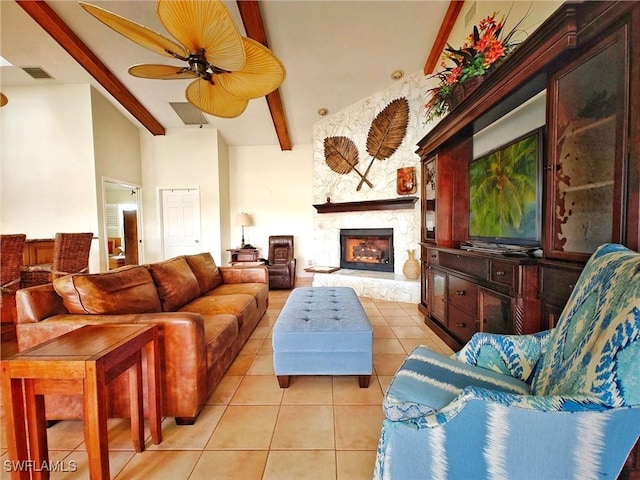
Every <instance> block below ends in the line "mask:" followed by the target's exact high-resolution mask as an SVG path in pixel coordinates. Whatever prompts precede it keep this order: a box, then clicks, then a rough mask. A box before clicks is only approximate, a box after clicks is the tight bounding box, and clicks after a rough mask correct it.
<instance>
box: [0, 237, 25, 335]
mask: <svg viewBox="0 0 640 480" xmlns="http://www.w3.org/2000/svg"><path fill="white" fill-rule="evenodd" d="M25 239H26V235H24V234H22V233H18V234H13V235H0V284H1V286H0V289H1V290H2V297H1V299H0V312H1V313H0V315H2V322H3V323H4V322H15V319H16V291H17V290H18V289H19V288H20V268H21V267H22V252H23V250H24V242H25Z"/></svg>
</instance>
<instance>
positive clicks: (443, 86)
mask: <svg viewBox="0 0 640 480" xmlns="http://www.w3.org/2000/svg"><path fill="white" fill-rule="evenodd" d="M496 16H497V13H494V14H493V15H489V16H488V17H486V18H484V19H483V20H481V21H480V23H479V24H478V25H477V26H474V27H473V32H471V34H470V35H469V36H468V37H467V39H466V41H465V43H464V44H463V45H462V47H460V48H453V47H451V45H449V44H447V48H445V50H444V54H443V56H442V63H441V67H442V68H443V70H442V71H440V72H437V73H435V74H434V75H432V78H434V77H435V78H438V79H440V85H438V86H437V87H435V88H432V89H431V90H429V92H430V98H429V101H428V102H427V104H426V105H425V108H426V109H427V122H429V121H431V120H433V119H434V118H435V117H439V116H441V115H444V114H445V113H447V112H448V111H449V99H450V97H451V94H452V93H453V90H454V89H456V88H460V85H461V84H464V83H466V82H467V81H468V80H469V79H470V78H472V77H477V76H481V75H485V74H486V73H487V72H488V71H489V70H490V69H491V68H492V67H493V66H494V65H495V63H496V62H498V61H499V60H501V59H503V58H505V57H506V56H507V55H509V54H510V53H511V52H512V51H513V50H514V49H515V48H516V46H517V45H518V43H516V42H514V41H513V35H514V33H515V32H516V31H517V28H518V26H519V25H520V23H521V22H522V20H520V21H519V22H518V23H517V24H516V26H515V27H514V28H513V30H511V31H510V32H509V33H508V34H507V35H505V36H504V37H502V33H503V29H504V25H505V17H503V18H502V19H501V20H500V21H497V20H496Z"/></svg>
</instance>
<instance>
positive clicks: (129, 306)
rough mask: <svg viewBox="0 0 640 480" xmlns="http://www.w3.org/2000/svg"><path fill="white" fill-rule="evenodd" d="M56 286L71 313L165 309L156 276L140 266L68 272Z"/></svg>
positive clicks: (101, 313)
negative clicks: (154, 280) (152, 275)
mask: <svg viewBox="0 0 640 480" xmlns="http://www.w3.org/2000/svg"><path fill="white" fill-rule="evenodd" d="M53 288H55V290H56V292H57V293H58V295H60V296H61V297H62V301H63V303H64V306H65V307H66V309H67V310H68V311H69V313H81V314H87V313H88V314H95V315H117V314H123V313H156V312H161V311H162V307H161V305H160V298H159V297H158V292H157V290H156V286H155V284H154V283H153V278H152V277H151V274H150V273H149V271H148V270H147V269H146V268H145V267H141V266H131V267H124V268H121V269H118V270H114V271H112V272H104V273H94V274H75V275H66V276H64V277H60V278H56V279H55V280H54V281H53Z"/></svg>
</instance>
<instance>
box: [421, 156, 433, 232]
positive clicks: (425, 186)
mask: <svg viewBox="0 0 640 480" xmlns="http://www.w3.org/2000/svg"><path fill="white" fill-rule="evenodd" d="M422 223H423V225H422V241H423V242H429V243H435V242H436V157H435V156H434V157H431V158H430V159H428V160H426V161H425V162H424V164H423V167H422Z"/></svg>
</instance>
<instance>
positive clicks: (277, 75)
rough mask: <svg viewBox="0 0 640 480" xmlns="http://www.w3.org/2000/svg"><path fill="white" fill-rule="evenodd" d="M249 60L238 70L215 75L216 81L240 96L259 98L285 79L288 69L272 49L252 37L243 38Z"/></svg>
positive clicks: (231, 92)
mask: <svg viewBox="0 0 640 480" xmlns="http://www.w3.org/2000/svg"><path fill="white" fill-rule="evenodd" d="M242 41H243V43H244V50H245V52H246V54H247V62H246V63H245V65H244V68H243V69H242V70H240V71H238V72H230V73H221V74H219V75H214V76H213V77H214V82H215V83H218V84H220V85H222V87H223V88H224V89H225V90H226V91H227V92H229V93H230V94H232V95H235V96H236V97H240V98H248V99H251V98H259V97H263V96H265V95H267V94H268V93H271V92H273V91H274V90H275V89H276V88H278V87H279V86H280V85H281V84H282V82H283V81H284V77H285V75H286V71H285V68H284V65H282V63H281V62H280V60H279V59H278V57H276V56H275V55H274V54H273V53H272V52H271V50H269V49H268V48H266V47H265V46H263V45H262V44H261V43H258V42H256V41H255V40H252V39H250V38H244V37H243V38H242Z"/></svg>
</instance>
